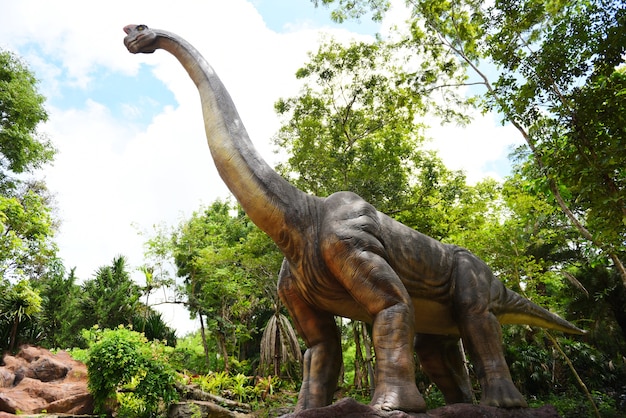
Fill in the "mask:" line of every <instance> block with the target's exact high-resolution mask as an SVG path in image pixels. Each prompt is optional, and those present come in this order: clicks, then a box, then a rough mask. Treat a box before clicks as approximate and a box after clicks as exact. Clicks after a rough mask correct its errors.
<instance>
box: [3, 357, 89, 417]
mask: <svg viewBox="0 0 626 418" xmlns="http://www.w3.org/2000/svg"><path fill="white" fill-rule="evenodd" d="M2 362H3V364H4V365H3V366H2V367H0V387H1V388H2V390H0V414H2V413H8V414H16V413H18V412H19V413H20V414H22V415H23V414H37V413H40V412H41V411H46V412H47V413H63V414H91V413H93V397H92V396H91V394H90V393H89V391H88V389H87V366H85V364H83V363H81V362H79V361H76V360H74V359H72V357H71V356H70V355H69V354H68V353H66V352H64V351H61V352H59V353H57V354H52V353H51V352H50V351H48V350H46V349H43V348H38V347H30V346H26V347H22V348H21V350H20V352H19V353H18V354H17V355H15V356H9V355H5V356H4V358H3V359H2ZM6 416H12V415H6ZM2 417H3V415H0V418H2Z"/></svg>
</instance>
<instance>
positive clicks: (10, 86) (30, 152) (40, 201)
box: [0, 51, 56, 280]
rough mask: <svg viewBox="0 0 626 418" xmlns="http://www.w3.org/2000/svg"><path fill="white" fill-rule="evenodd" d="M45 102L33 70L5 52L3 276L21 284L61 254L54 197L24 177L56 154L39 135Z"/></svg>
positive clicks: (1, 100) (1, 80)
mask: <svg viewBox="0 0 626 418" xmlns="http://www.w3.org/2000/svg"><path fill="white" fill-rule="evenodd" d="M44 100H45V98H44V97H43V96H42V95H40V94H39V93H38V92H37V80H36V79H35V77H34V75H33V74H32V72H31V71H30V70H29V69H28V68H27V66H26V65H25V64H24V63H23V62H22V61H20V60H19V59H18V58H17V57H16V56H14V55H13V54H11V53H9V52H6V51H0V275H2V276H3V277H12V278H15V279H16V280H19V279H20V278H21V277H24V276H26V277H37V276H39V275H41V274H42V273H43V272H44V271H45V266H46V264H47V262H48V261H50V260H52V259H53V258H54V256H55V254H56V247H55V245H54V243H53V242H52V241H51V238H52V236H53V234H54V230H55V226H56V225H55V223H54V221H53V219H52V215H51V210H50V207H51V198H50V194H49V192H48V191H47V189H46V187H45V184H44V183H43V182H41V181H36V180H33V179H30V178H27V177H25V176H24V174H25V173H32V171H33V170H35V169H37V168H40V167H41V166H42V165H43V164H45V163H48V162H50V161H52V158H53V156H54V148H53V147H52V144H51V143H50V142H49V141H48V140H46V139H45V138H44V137H42V136H41V135H40V134H38V132H37V126H38V125H39V124H40V123H41V122H45V121H46V120H47V117H48V115H47V113H46V111H45V109H44V107H43V103H44ZM18 175H20V177H18Z"/></svg>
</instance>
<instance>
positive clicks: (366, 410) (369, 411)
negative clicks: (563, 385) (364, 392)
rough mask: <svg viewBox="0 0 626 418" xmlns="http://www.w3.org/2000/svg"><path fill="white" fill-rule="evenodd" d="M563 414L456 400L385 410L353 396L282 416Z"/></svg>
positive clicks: (515, 417) (546, 417)
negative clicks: (419, 407) (411, 410)
mask: <svg viewBox="0 0 626 418" xmlns="http://www.w3.org/2000/svg"><path fill="white" fill-rule="evenodd" d="M379 417H385V418H560V416H559V414H558V412H557V411H556V409H555V408H554V407H553V406H551V405H546V406H542V407H541V408H537V409H531V408H522V409H502V408H495V407H492V406H480V405H471V404H453V405H446V406H443V407H441V408H437V409H433V410H430V411H427V412H426V413H406V412H402V411H393V412H383V411H381V410H377V409H374V408H372V407H370V406H369V405H363V404H360V403H358V402H357V401H355V400H354V399H351V398H344V399H341V400H339V401H337V402H336V403H334V404H333V405H330V406H326V407H323V408H315V409H308V410H306V411H301V412H298V413H291V414H287V415H283V416H282V418H379Z"/></svg>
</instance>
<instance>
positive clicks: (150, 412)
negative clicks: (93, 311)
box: [87, 326, 178, 418]
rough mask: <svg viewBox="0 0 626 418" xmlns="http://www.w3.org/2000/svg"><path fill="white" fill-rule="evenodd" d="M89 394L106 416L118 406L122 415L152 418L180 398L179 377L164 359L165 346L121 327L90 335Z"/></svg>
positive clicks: (92, 332) (88, 360) (94, 331)
mask: <svg viewBox="0 0 626 418" xmlns="http://www.w3.org/2000/svg"><path fill="white" fill-rule="evenodd" d="M88 334H89V335H88V339H89V340H91V341H92V345H91V346H90V348H89V352H88V359H87V370H88V374H89V390H90V392H91V393H92V395H93V397H94V401H95V409H96V412H98V413H103V412H105V410H106V409H107V407H108V408H111V407H112V403H113V404H114V403H115V402H117V408H118V415H120V416H125V417H129V418H135V417H137V418H140V417H152V416H155V415H157V414H158V412H159V410H160V407H163V409H164V408H165V407H166V406H167V405H169V404H170V403H171V402H174V401H175V400H177V398H178V393H177V392H176V388H175V381H176V373H175V371H174V369H172V368H171V367H170V366H169V365H168V363H167V361H166V360H165V359H164V358H163V346H162V345H161V344H159V343H155V342H153V343H151V344H149V343H148V341H147V339H146V338H145V337H144V336H143V335H142V334H140V333H138V332H135V331H131V330H129V329H126V328H124V327H123V326H120V327H118V328H116V329H114V330H103V331H99V330H97V329H95V330H92V331H89V332H88Z"/></svg>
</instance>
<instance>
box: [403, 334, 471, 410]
mask: <svg viewBox="0 0 626 418" xmlns="http://www.w3.org/2000/svg"><path fill="white" fill-rule="evenodd" d="M459 341H460V339H459V338H458V337H449V336H444V335H433V334H417V335H416V337H415V351H416V352H417V356H418V357H419V361H420V365H421V366H422V368H423V369H424V371H425V372H426V374H427V375H428V377H429V378H430V379H431V380H432V381H433V382H434V383H435V384H436V385H437V387H438V388H439V390H440V391H441V393H443V397H444V398H445V400H446V403H447V404H452V403H472V402H473V395H472V387H471V384H470V380H469V375H468V373H467V368H466V367H465V363H464V360H463V354H462V351H461V350H462V349H461V347H460V345H459Z"/></svg>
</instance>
